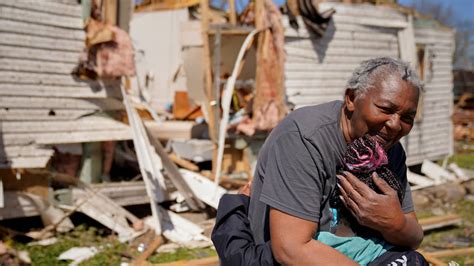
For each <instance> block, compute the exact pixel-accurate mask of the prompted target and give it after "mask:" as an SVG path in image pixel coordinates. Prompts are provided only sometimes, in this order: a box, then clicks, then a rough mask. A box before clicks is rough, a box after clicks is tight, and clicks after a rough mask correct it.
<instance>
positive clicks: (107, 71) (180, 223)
mask: <svg viewBox="0 0 474 266" xmlns="http://www.w3.org/2000/svg"><path fill="white" fill-rule="evenodd" d="M80 2H81V3H78V1H76V0H48V1H41V2H36V1H30V0H22V1H15V0H3V1H1V2H0V168H1V169H0V178H1V186H0V187H1V192H2V194H1V197H0V199H1V200H0V207H2V208H0V219H12V218H19V217H25V216H35V215H41V216H42V218H43V216H48V215H49V214H48V213H45V212H46V211H45V210H47V209H48V208H49V207H51V206H52V207H55V208H56V207H57V208H60V209H62V210H63V211H62V213H61V214H60V215H59V216H60V217H61V218H58V217H57V216H55V217H54V218H52V219H49V220H48V219H46V218H45V219H43V222H44V223H45V225H46V224H48V223H49V224H50V225H52V226H53V227H54V228H55V229H58V228H59V227H60V226H59V225H60V224H63V222H64V221H65V220H67V217H68V215H70V214H71V213H73V212H74V211H80V212H83V213H85V214H86V215H89V216H90V217H93V218H94V219H96V220H98V221H99V222H100V223H102V224H104V225H105V226H106V227H108V228H110V229H111V230H112V231H115V232H117V233H118V235H119V237H120V239H121V240H124V241H126V240H129V239H131V238H133V237H135V236H136V235H137V234H140V233H141V232H142V230H143V224H142V225H141V226H140V224H141V223H142V222H143V221H140V220H139V219H138V218H137V217H135V216H134V215H133V214H131V213H130V212H128V211H126V210H125V209H124V208H122V207H121V206H125V205H136V204H150V206H151V212H152V218H151V219H148V220H147V221H145V223H146V224H147V226H149V227H150V228H153V229H154V230H155V232H156V234H157V235H161V234H162V235H164V236H165V237H166V238H167V239H168V240H171V241H174V242H179V243H188V244H189V243H191V242H192V243H194V244H196V242H199V244H196V245H209V244H210V242H209V239H208V238H206V237H205V236H203V235H202V232H203V230H202V228H201V227H199V226H197V225H196V224H194V223H191V222H189V221H187V220H185V219H183V218H182V217H180V216H179V215H177V214H176V213H178V212H184V211H189V210H192V211H196V212H205V210H206V209H207V208H208V207H212V208H213V209H215V208H217V203H218V200H219V198H220V196H221V195H222V194H224V193H226V191H227V190H226V189H224V188H223V187H226V188H235V187H238V186H239V185H242V184H245V183H247V182H248V180H251V178H252V173H253V168H254V166H255V162H256V158H257V155H258V150H259V148H260V146H261V145H262V144H263V141H264V140H265V137H266V135H267V134H268V132H270V131H271V129H272V128H273V127H274V126H275V125H276V124H277V123H278V122H279V121H280V120H281V119H282V118H283V117H284V116H285V115H286V114H287V113H288V112H289V111H291V110H292V109H294V108H299V107H302V106H305V105H310V104H318V103H323V102H327V101H331V100H336V99H341V98H342V95H343V92H344V89H345V83H346V81H347V79H348V78H349V76H350V75H351V73H352V71H353V69H354V68H355V67H356V66H357V65H358V64H359V63H360V62H361V61H363V60H365V59H368V58H372V57H377V56H391V57H399V58H402V59H404V60H406V61H409V62H411V63H412V65H413V66H414V67H415V68H416V69H417V70H418V73H419V75H420V77H421V78H422V80H423V81H424V82H425V84H426V86H425V92H424V93H423V95H422V100H421V101H420V106H419V110H420V112H419V114H418V117H417V118H416V123H415V126H414V127H413V131H412V133H411V134H410V135H409V136H408V137H405V138H404V139H402V140H401V142H402V144H403V145H404V146H405V149H406V151H407V155H408V161H407V163H408V164H409V165H416V164H421V163H422V162H423V161H425V160H438V159H442V158H444V157H446V156H447V155H449V154H451V153H452V146H453V144H452V139H453V138H452V123H451V117H450V115H451V113H452V106H453V104H452V101H453V94H452V87H453V84H452V56H451V55H452V52H453V49H454V39H453V34H454V33H453V30H452V29H451V28H447V27H445V26H443V25H441V24H439V23H438V22H436V21H434V20H432V19H429V18H426V17H423V16H421V15H419V14H416V13H414V12H413V11H411V10H407V9H404V8H402V7H400V6H397V5H389V4H384V5H374V4H371V2H374V1H353V2H369V3H362V4H360V3H357V4H356V3H351V1H342V2H344V3H341V1H309V0H308V1H306V2H305V1H289V2H288V3H287V4H286V5H285V7H283V8H280V9H284V10H285V12H283V14H282V13H281V12H280V9H279V8H278V7H277V6H276V5H275V4H273V3H272V2H271V1H269V0H266V1H263V0H262V1H255V2H252V3H250V4H249V5H247V7H246V8H245V10H244V11H243V12H242V13H241V14H239V16H237V13H236V11H235V6H233V4H232V3H233V1H230V3H231V4H230V5H229V7H230V11H228V12H225V11H222V10H218V9H214V8H209V3H208V2H207V1H206V0H201V1H191V0H189V1H171V0H170V1H154V0H149V1H141V3H140V4H138V5H137V6H135V7H134V6H133V4H134V3H132V1H114V0H89V1H85V0H84V1H80ZM296 2H299V3H300V5H301V4H305V9H303V8H302V6H298V4H297V3H296ZM388 2H390V1H388ZM308 8H309V9H308ZM91 11H92V12H91ZM91 16H92V17H91ZM91 18H92V20H91ZM86 21H88V22H87V27H86V31H84V26H85V22H86ZM124 40H125V41H124ZM122 41H123V42H122ZM124 47H125V48H124ZM127 47H128V48H127ZM121 48H124V49H125V51H126V52H125V53H124V54H125V55H123V53H122V52H120V53H119V52H117V49H121ZM114 49H115V50H114ZM114 51H115V52H114ZM91 54H93V55H95V57H91ZM132 54H133V59H132V63H131V64H128V63H130V61H127V60H126V58H128V57H130V58H131V57H132V56H131V55H132ZM117 55H121V56H117ZM124 58H125V59H124ZM121 60H124V61H121ZM101 62H102V63H101ZM104 62H105V63H104ZM117 62H118V63H117ZM127 62H128V63H127ZM130 65H132V66H133V67H130ZM132 68H133V70H132ZM118 70H120V71H118ZM114 71H118V72H114ZM162 142H163V143H162ZM164 143H166V144H164ZM163 144H164V145H163ZM119 162H121V164H122V165H128V166H130V165H133V167H131V168H132V170H131V172H127V173H126V174H128V175H129V176H127V178H124V179H120V181H122V180H125V181H126V182H108V181H110V176H111V175H113V174H111V173H112V172H113V171H117V170H114V167H117V169H118V166H117V164H120V163H119ZM178 166H179V167H178ZM120 169H122V168H120ZM122 170H123V169H122ZM116 174H117V173H116ZM120 174H122V173H120ZM126 174H123V175H126ZM130 175H131V176H130ZM112 181H119V178H118V179H116V180H112ZM100 182H103V183H101V184H98V183H100ZM57 183H62V184H64V183H66V184H67V186H64V185H63V186H62V187H61V188H62V189H57V188H56V187H55V186H57ZM413 183H414V184H415V185H422V184H419V183H416V182H413ZM53 188H54V190H53ZM47 199H49V200H47ZM164 201H168V202H172V204H171V207H170V209H171V210H172V211H170V210H167V209H164V208H163V207H162V206H161V205H160V204H159V203H162V202H164ZM91 202H94V203H95V204H92V203H91ZM104 206H107V207H104ZM65 210H66V211H65ZM64 226H65V227H68V225H67V224H66V225H64ZM202 243H204V244H202Z"/></svg>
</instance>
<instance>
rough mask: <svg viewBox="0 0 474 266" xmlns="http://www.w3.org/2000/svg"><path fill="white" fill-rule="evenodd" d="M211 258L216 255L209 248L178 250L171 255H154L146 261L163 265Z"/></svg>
mask: <svg viewBox="0 0 474 266" xmlns="http://www.w3.org/2000/svg"><path fill="white" fill-rule="evenodd" d="M211 256H217V253H216V251H215V250H214V249H213V248H210V247H209V248H204V249H187V248H180V249H178V250H177V251H176V252H173V253H160V254H154V255H153V256H151V257H150V258H149V259H148V261H149V262H151V263H165V262H172V261H177V260H192V259H201V258H205V257H211Z"/></svg>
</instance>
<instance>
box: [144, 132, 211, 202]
mask: <svg viewBox="0 0 474 266" xmlns="http://www.w3.org/2000/svg"><path fill="white" fill-rule="evenodd" d="M147 133H148V138H150V143H151V145H152V146H153V147H154V148H155V151H156V153H157V154H158V156H160V158H161V162H162V164H163V168H164V169H165V171H166V173H167V174H168V177H169V179H170V180H171V182H173V185H174V186H175V187H176V189H178V191H179V192H180V193H181V195H182V196H183V197H184V200H185V201H186V203H187V204H188V205H189V207H190V208H191V209H192V210H195V211H198V210H201V209H204V208H205V205H204V204H203V203H202V202H201V201H200V200H199V198H198V197H197V196H196V195H195V194H194V192H193V191H192V190H191V188H190V187H189V185H188V183H187V182H186V180H185V179H184V178H183V176H182V175H181V173H180V172H179V169H178V167H177V166H176V165H175V164H174V162H173V161H172V160H171V159H170V158H169V157H168V154H167V153H166V151H165V149H164V148H163V146H162V145H161V143H160V142H159V141H158V140H157V139H155V138H154V137H153V136H152V135H151V134H150V132H148V130H147Z"/></svg>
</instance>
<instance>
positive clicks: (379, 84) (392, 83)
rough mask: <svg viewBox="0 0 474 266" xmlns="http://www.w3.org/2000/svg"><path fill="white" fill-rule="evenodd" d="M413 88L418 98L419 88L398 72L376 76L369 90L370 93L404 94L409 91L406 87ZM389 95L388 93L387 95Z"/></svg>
mask: <svg viewBox="0 0 474 266" xmlns="http://www.w3.org/2000/svg"><path fill="white" fill-rule="evenodd" d="M407 88H408V89H410V90H413V92H415V94H414V96H415V97H416V98H417V99H418V97H419V94H420V92H419V89H418V88H417V87H415V86H414V85H413V84H411V83H410V82H408V81H407V80H403V79H402V77H400V76H399V75H397V74H390V75H378V76H376V77H374V83H373V86H372V87H371V88H369V89H368V90H367V92H368V93H371V94H372V95H374V94H384V95H385V94H389V95H392V96H394V95H397V96H398V95H404V94H406V93H407V90H406V89H407ZM386 96H388V95H386Z"/></svg>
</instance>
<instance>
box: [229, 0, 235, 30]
mask: <svg viewBox="0 0 474 266" xmlns="http://www.w3.org/2000/svg"><path fill="white" fill-rule="evenodd" d="M229 22H230V24H232V25H233V26H235V25H237V13H235V0H229Z"/></svg>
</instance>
